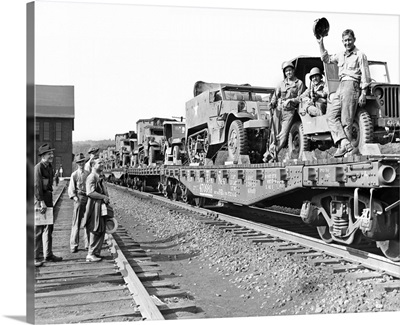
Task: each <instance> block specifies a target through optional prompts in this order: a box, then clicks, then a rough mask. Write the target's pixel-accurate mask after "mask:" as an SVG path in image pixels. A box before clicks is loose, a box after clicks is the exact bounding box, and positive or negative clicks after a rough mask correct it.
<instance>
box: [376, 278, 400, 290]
mask: <svg viewBox="0 0 400 325" xmlns="http://www.w3.org/2000/svg"><path fill="white" fill-rule="evenodd" d="M376 286H377V287H380V288H383V289H384V290H385V291H386V292H389V291H393V290H399V289H400V280H394V281H390V282H384V283H377V284H376Z"/></svg>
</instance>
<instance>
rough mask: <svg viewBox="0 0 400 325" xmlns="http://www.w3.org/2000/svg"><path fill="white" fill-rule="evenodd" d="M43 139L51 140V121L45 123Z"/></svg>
mask: <svg viewBox="0 0 400 325" xmlns="http://www.w3.org/2000/svg"><path fill="white" fill-rule="evenodd" d="M43 140H44V141H49V140H50V123H49V122H44V123H43Z"/></svg>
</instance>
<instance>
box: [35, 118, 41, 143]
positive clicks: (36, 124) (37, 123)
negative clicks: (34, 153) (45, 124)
mask: <svg viewBox="0 0 400 325" xmlns="http://www.w3.org/2000/svg"><path fill="white" fill-rule="evenodd" d="M35 137H36V140H39V138H40V122H36V123H35Z"/></svg>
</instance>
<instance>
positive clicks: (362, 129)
mask: <svg viewBox="0 0 400 325" xmlns="http://www.w3.org/2000/svg"><path fill="white" fill-rule="evenodd" d="M351 134H352V140H351V144H352V145H353V147H354V148H358V147H360V146H362V145H363V144H365V143H372V142H373V135H374V127H373V125H372V119H371V116H370V115H369V114H368V112H367V111H366V110H365V109H360V110H358V112H357V114H356V117H355V118H354V121H353V127H352V132H351Z"/></svg>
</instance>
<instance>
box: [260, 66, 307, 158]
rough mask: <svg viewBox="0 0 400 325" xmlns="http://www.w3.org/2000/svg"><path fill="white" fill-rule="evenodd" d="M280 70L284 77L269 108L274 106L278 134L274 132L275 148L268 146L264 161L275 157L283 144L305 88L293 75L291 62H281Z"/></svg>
mask: <svg viewBox="0 0 400 325" xmlns="http://www.w3.org/2000/svg"><path fill="white" fill-rule="evenodd" d="M282 71H283V75H284V77H285V79H283V81H281V82H280V84H279V85H278V87H277V88H276V90H275V92H274V94H273V95H272V98H271V102H270V107H271V109H275V108H276V109H275V114H274V124H275V130H276V132H278V135H276V134H274V137H276V138H277V141H278V144H277V147H276V148H275V147H274V145H273V144H272V145H271V146H270V150H269V152H266V153H265V154H264V161H269V160H271V159H272V158H274V157H276V155H277V154H278V152H279V151H280V150H281V149H282V148H283V146H284V145H285V143H286V141H287V139H288V136H289V128H290V124H291V123H292V120H293V117H294V112H295V109H296V107H297V106H298V105H299V102H300V100H299V97H300V95H301V94H302V93H303V92H304V90H305V86H304V84H303V82H302V81H301V80H300V79H298V78H297V77H296V76H295V75H294V65H293V64H292V62H290V61H287V62H283V64H282Z"/></svg>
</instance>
